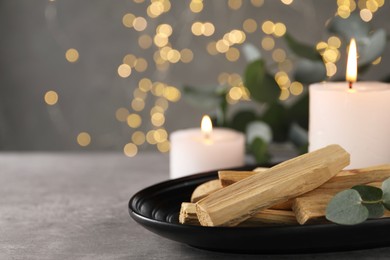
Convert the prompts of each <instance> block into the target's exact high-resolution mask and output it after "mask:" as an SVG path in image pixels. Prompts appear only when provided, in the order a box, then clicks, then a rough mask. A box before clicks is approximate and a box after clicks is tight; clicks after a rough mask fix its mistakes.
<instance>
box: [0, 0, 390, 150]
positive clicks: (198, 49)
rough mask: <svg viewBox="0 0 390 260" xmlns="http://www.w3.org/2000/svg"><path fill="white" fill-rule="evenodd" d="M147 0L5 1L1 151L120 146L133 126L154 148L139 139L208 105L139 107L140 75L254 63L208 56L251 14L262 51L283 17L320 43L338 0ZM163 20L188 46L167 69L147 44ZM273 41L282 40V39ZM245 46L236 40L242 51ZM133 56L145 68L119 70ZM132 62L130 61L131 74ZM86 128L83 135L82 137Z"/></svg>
mask: <svg viewBox="0 0 390 260" xmlns="http://www.w3.org/2000/svg"><path fill="white" fill-rule="evenodd" d="M163 2H164V1H163ZM168 2H169V1H168ZM199 2H200V3H201V6H202V7H203V8H202V10H201V11H200V12H194V11H191V4H194V6H192V8H195V10H196V8H199V5H200V4H199ZM290 2H292V3H291V4H290ZM166 3H167V1H165V4H166ZM286 3H288V4H286ZM150 5H151V2H150V1H142V0H135V1H131V0H126V1H122V0H117V1H109V0H99V1H92V0H84V1H76V0H56V1H49V0H46V1H43V0H36V1H29V0H2V1H0V149H1V150H18V151H19V150H78V149H82V150H118V151H119V150H122V149H123V148H124V146H125V145H126V144H127V143H129V142H132V137H133V138H135V137H134V136H133V134H134V132H136V131H139V132H138V135H139V136H138V139H137V141H136V142H137V146H138V150H139V151H142V150H147V149H152V150H153V149H156V148H155V147H156V146H155V145H153V144H148V142H147V141H146V142H143V141H142V139H145V136H146V135H147V133H148V131H150V130H153V129H154V130H155V129H165V130H166V132H167V133H170V132H171V131H174V130H176V129H181V128H187V127H194V126H198V125H199V122H200V119H201V115H202V114H203V113H212V111H201V110H198V109H195V108H193V107H191V106H190V105H188V104H187V103H186V102H185V101H184V99H183V98H181V99H180V100H178V101H177V102H166V101H163V100H161V97H159V96H158V95H151V94H148V95H147V96H146V97H145V96H144V97H142V98H143V100H144V104H145V107H144V108H142V109H138V110H139V111H134V110H133V109H132V106H131V102H132V100H133V99H134V98H135V96H134V95H138V94H139V93H138V94H134V90H135V89H137V87H139V81H140V80H141V79H143V78H148V79H150V81H151V82H163V83H164V84H166V86H173V87H174V88H177V89H179V90H180V89H181V87H182V86H183V85H186V84H190V85H195V86H199V87H206V86H214V85H217V84H218V77H221V73H229V74H232V73H237V74H239V75H241V74H242V72H243V70H244V68H245V65H246V64H247V62H248V61H247V60H246V59H245V57H244V55H243V53H241V55H240V57H239V58H238V59H237V60H234V61H229V60H228V59H227V58H226V56H225V55H224V54H217V55H211V54H210V53H209V52H208V51H207V46H208V44H209V43H210V42H212V41H217V40H218V39H221V38H222V37H223V35H224V34H225V33H227V32H229V31H231V30H233V29H240V30H243V22H244V21H245V20H246V19H253V20H255V21H256V22H257V28H256V30H255V31H253V32H250V33H246V42H250V43H252V44H253V45H255V46H258V48H259V50H260V51H261V52H262V54H263V55H264V56H266V57H267V58H269V59H270V57H271V52H269V51H268V52H267V51H265V50H262V48H261V44H260V43H261V40H262V38H264V37H265V36H266V35H265V34H264V32H263V31H262V29H261V26H262V24H263V22H264V21H267V20H270V21H273V22H274V23H276V22H281V23H284V24H285V26H286V27H287V31H288V32H289V33H290V34H292V35H293V36H295V37H296V38H297V39H299V40H301V41H302V42H306V43H310V44H313V45H315V43H317V42H319V41H321V40H326V37H328V35H325V33H324V31H325V30H324V27H325V23H326V21H327V20H328V19H329V18H330V17H332V16H333V15H334V14H335V13H336V11H337V1H336V0H334V1H314V0H313V1H309V0H295V1H271V0H265V1H249V0H248V1H222V0H221V1H203V3H202V1H194V0H193V1H171V2H170V10H169V11H168V12H166V13H162V14H161V15H159V16H158V17H155V18H151V17H149V16H148V14H147V8H148V7H149V6H150ZM196 5H198V6H196ZM157 7H158V6H157ZM157 9H158V8H157ZM389 13H390V5H389V3H387V2H386V3H385V4H384V6H382V7H381V8H380V10H378V11H377V12H376V13H375V14H374V17H373V20H372V21H371V23H372V25H373V27H374V28H384V29H385V30H386V31H387V32H390V23H389V22H388V14H389ZM126 14H132V15H134V16H135V17H144V18H145V19H146V22H147V26H146V28H145V29H142V28H141V29H142V30H140V31H137V30H135V29H134V28H133V27H131V26H130V27H131V28H129V27H126V26H125V24H124V16H125V15H126ZM129 17H130V18H129ZM131 17H132V16H131V15H130V16H127V18H129V19H131ZM133 18H134V17H133ZM196 21H200V22H203V23H204V22H211V23H212V24H213V25H214V26H215V32H214V33H213V34H212V35H211V36H196V35H194V34H193V33H192V32H191V28H192V25H193V23H194V22H196ZM159 24H169V25H171V27H172V29H173V32H172V35H171V36H170V37H169V42H170V45H171V47H172V48H174V49H177V50H179V51H180V50H183V49H190V50H191V51H192V53H193V59H192V60H191V61H190V62H177V63H166V67H165V69H161V68H160V69H158V68H157V66H156V64H155V60H154V58H153V57H154V55H155V52H156V50H158V49H159V48H158V47H157V46H155V44H153V43H152V44H151V45H150V46H149V47H148V45H149V44H150V42H149V41H150V39H153V37H154V36H155V35H156V28H157V27H158V25H159ZM140 27H142V24H141V25H140ZM142 35H146V36H143V37H144V38H143V39H144V41H145V42H144V45H145V46H144V47H141V46H140V44H139V38H140V37H141V36H142ZM275 42H276V44H280V45H281V46H283V42H282V41H281V40H280V39H275ZM241 47H242V46H236V48H237V49H238V50H239V51H241ZM69 49H75V50H77V52H78V55H79V56H78V58H77V60H76V61H75V62H69V61H68V60H67V59H66V57H65V54H66V52H67V51H68V50H69ZM70 54H72V53H70ZM128 54H132V55H134V56H135V57H136V58H138V59H139V58H142V59H144V61H146V62H147V68H142V67H141V68H139V69H138V70H139V71H137V70H136V69H135V68H132V71H131V75H130V76H128V77H121V76H120V75H119V74H118V68H119V66H120V65H121V64H123V63H124V62H123V59H124V57H125V56H126V55H128ZM73 57H74V56H73ZM70 59H72V57H70ZM389 59H390V53H389V48H387V49H386V52H385V54H384V55H383V56H382V62H381V63H380V64H379V65H377V66H375V67H374V68H372V69H371V70H370V71H369V73H367V74H366V75H365V77H366V78H367V79H371V80H379V79H381V78H382V77H383V76H385V75H386V74H387V73H388V66H389V64H388V63H386V62H385V61H386V60H389ZM144 65H145V64H144ZM126 69H127V70H128V67H126V66H125V67H124V72H123V73H125V74H126ZM48 91H55V93H57V95H58V101H56V100H55V97H53V96H50V93H52V92H50V93H49V96H48V97H47V98H48V100H49V103H50V102H54V104H53V105H50V104H48V103H47V101H46V102H45V95H46V94H47V93H48ZM53 98H54V101H53ZM159 98H160V99H159ZM157 100H159V101H157ZM156 101H157V103H159V102H160V103H161V102H162V104H163V105H165V106H166V105H167V104H168V105H169V107H168V108H167V109H166V111H164V113H163V114H164V116H165V122H163V124H161V122H159V123H157V126H156V125H153V123H152V122H151V119H150V118H151V109H152V108H153V106H154V105H155V103H156ZM237 106H240V104H238V105H237ZM118 109H121V110H118ZM127 114H137V115H139V116H140V117H141V118H142V124H141V125H140V126H139V127H135V128H133V127H130V126H129V125H128V123H127V122H126V119H124V118H126V116H127ZM123 121H124V122H123ZM83 132H85V133H87V137H86V136H85V135H84V136H83V135H82V136H79V134H80V133H83ZM78 136H79V138H80V139H79V141H78V139H77V137H78ZM88 137H90V140H89V138H88ZM80 144H81V145H80ZM163 150H164V148H163Z"/></svg>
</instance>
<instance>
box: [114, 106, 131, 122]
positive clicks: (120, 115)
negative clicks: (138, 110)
mask: <svg viewBox="0 0 390 260" xmlns="http://www.w3.org/2000/svg"><path fill="white" fill-rule="evenodd" d="M128 115H129V110H128V109H126V108H124V107H121V108H118V109H117V110H116V112H115V118H116V120H118V121H120V122H126V120H127V116H128Z"/></svg>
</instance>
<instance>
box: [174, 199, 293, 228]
mask: <svg viewBox="0 0 390 260" xmlns="http://www.w3.org/2000/svg"><path fill="white" fill-rule="evenodd" d="M179 222H180V223H182V224H188V225H200V223H199V220H198V217H197V215H196V209H195V204H194V203H188V202H183V203H182V204H181V209H180V216H179ZM266 224H272V225H276V224H277V225H293V224H298V222H297V219H296V218H295V214H294V212H292V211H291V210H290V211H287V210H272V209H265V210H262V211H260V212H258V213H256V214H255V215H254V216H253V217H251V218H249V219H247V220H245V221H244V222H242V223H241V224H240V225H239V226H240V227H243V226H245V227H249V226H250V227H253V226H263V225H266Z"/></svg>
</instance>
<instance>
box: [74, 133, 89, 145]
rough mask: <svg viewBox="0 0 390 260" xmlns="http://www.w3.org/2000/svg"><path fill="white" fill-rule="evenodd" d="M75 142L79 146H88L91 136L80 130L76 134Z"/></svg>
mask: <svg viewBox="0 0 390 260" xmlns="http://www.w3.org/2000/svg"><path fill="white" fill-rule="evenodd" d="M77 143H78V144H79V145H80V146H83V147H85V146H88V145H89V144H90V143H91V136H90V135H89V134H88V133H87V132H81V133H79V134H78V135H77Z"/></svg>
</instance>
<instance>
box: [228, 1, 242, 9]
mask: <svg viewBox="0 0 390 260" xmlns="http://www.w3.org/2000/svg"><path fill="white" fill-rule="evenodd" d="M228 6H229V8H230V9H232V10H238V9H240V8H241V6H242V0H228Z"/></svg>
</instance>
